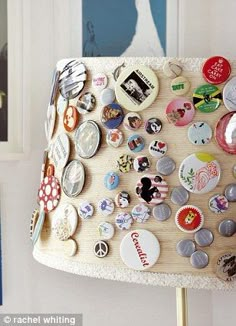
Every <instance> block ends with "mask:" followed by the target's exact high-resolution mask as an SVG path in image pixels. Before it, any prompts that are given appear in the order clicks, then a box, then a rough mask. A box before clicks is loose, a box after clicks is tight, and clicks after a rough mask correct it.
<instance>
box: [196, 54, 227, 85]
mask: <svg viewBox="0 0 236 326" xmlns="http://www.w3.org/2000/svg"><path fill="white" fill-rule="evenodd" d="M230 73H231V65H230V63H229V61H228V60H227V59H225V58H224V57H221V56H214V57H210V58H208V59H207V60H206V61H205V62H204V64H203V66H202V74H203V77H204V79H205V80H206V81H207V82H208V83H210V84H215V85H217V84H222V83H224V82H225V81H226V80H227V79H228V78H229V76H230Z"/></svg>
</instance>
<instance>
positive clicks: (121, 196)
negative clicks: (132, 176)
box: [115, 191, 130, 208]
mask: <svg viewBox="0 0 236 326" xmlns="http://www.w3.org/2000/svg"><path fill="white" fill-rule="evenodd" d="M115 203H116V206H117V207H119V208H126V207H128V206H129V204H130V195H129V194H128V192H126V191H121V192H119V193H118V194H117V195H116V197H115Z"/></svg>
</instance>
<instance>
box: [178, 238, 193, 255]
mask: <svg viewBox="0 0 236 326" xmlns="http://www.w3.org/2000/svg"><path fill="white" fill-rule="evenodd" d="M176 251H177V253H178V254H179V255H180V256H182V257H190V256H191V255H192V254H193V253H194V252H195V251H196V245H195V243H194V242H193V241H192V240H190V239H183V240H180V241H179V242H178V243H177V245H176Z"/></svg>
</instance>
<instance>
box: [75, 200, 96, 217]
mask: <svg viewBox="0 0 236 326" xmlns="http://www.w3.org/2000/svg"><path fill="white" fill-rule="evenodd" d="M78 214H79V216H80V217H81V218H82V219H83V220H88V219H90V218H91V217H92V216H93V214H94V208H93V205H92V204H91V203H90V202H88V201H83V202H82V203H80V204H79V207H78Z"/></svg>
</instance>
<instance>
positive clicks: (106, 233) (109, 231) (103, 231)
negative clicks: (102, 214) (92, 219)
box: [98, 222, 115, 240]
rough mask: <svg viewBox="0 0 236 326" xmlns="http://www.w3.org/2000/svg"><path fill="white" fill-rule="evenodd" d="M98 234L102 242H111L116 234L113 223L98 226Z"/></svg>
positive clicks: (103, 223)
mask: <svg viewBox="0 0 236 326" xmlns="http://www.w3.org/2000/svg"><path fill="white" fill-rule="evenodd" d="M98 232H99V235H100V238H101V239H102V240H110V239H111V238H113V236H114V234H115V228H114V226H113V225H112V224H111V223H108V222H102V223H100V224H99V225H98Z"/></svg>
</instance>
